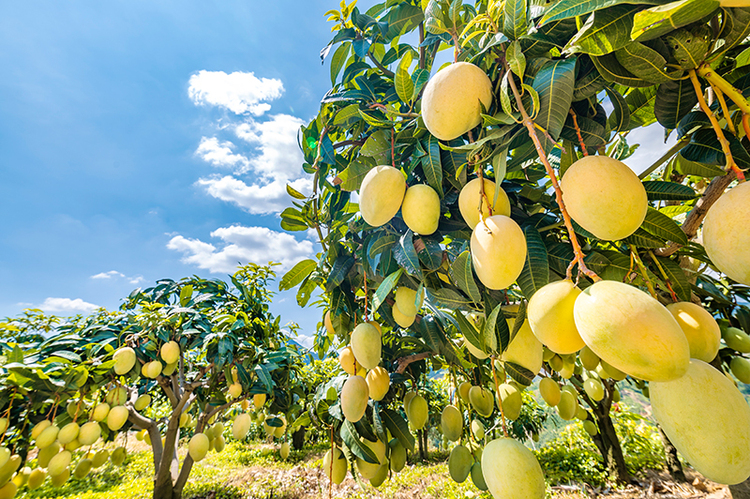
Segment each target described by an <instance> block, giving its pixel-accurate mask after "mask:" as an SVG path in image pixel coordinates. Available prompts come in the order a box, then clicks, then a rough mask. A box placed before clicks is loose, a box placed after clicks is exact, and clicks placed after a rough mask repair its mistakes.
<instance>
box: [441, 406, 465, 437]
mask: <svg viewBox="0 0 750 499" xmlns="http://www.w3.org/2000/svg"><path fill="white" fill-rule="evenodd" d="M440 425H441V426H442V427H443V435H445V438H447V439H448V440H450V441H451V442H458V441H459V440H461V434H462V433H463V429H464V415H463V414H461V411H459V410H458V408H457V407H456V406H455V405H447V406H445V409H443V412H442V413H441V414H440Z"/></svg>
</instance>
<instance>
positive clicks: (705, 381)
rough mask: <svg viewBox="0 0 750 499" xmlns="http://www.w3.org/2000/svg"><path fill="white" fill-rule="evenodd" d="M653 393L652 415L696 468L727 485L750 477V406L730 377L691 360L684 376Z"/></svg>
mask: <svg viewBox="0 0 750 499" xmlns="http://www.w3.org/2000/svg"><path fill="white" fill-rule="evenodd" d="M650 389H651V407H652V409H653V412H654V417H655V418H656V420H657V421H658V422H659V425H660V426H661V427H662V428H663V429H664V433H666V434H667V436H668V437H669V440H671V441H672V443H673V444H674V446H675V447H676V448H677V450H678V451H680V454H682V456H683V457H684V458H685V460H686V461H688V462H689V463H690V464H691V466H693V468H695V469H696V470H697V471H698V472H700V473H702V474H703V475H704V476H705V477H706V478H708V479H709V480H713V481H715V482H718V483H723V484H728V485H733V484H737V483H740V482H743V481H744V480H746V479H747V478H748V477H750V452H748V449H750V406H748V404H747V401H746V400H745V398H744V397H743V396H742V393H740V391H739V390H737V388H736V387H735V386H734V384H733V383H732V382H731V381H730V380H729V379H728V378H727V377H726V376H724V375H723V374H722V373H721V372H720V371H718V370H716V369H714V368H713V367H711V366H710V365H708V364H706V363H705V362H703V361H701V360H697V359H692V360H691V361H690V366H689V367H688V370H687V373H686V374H685V375H684V376H682V377H681V378H679V379H676V380H673V381H668V382H661V383H659V382H655V383H650Z"/></svg>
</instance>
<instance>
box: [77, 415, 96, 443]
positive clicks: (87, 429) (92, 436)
mask: <svg viewBox="0 0 750 499" xmlns="http://www.w3.org/2000/svg"><path fill="white" fill-rule="evenodd" d="M101 436H102V428H101V426H99V423H97V422H96V421H90V422H88V423H85V424H84V425H83V426H81V429H80V431H79V432H78V442H79V443H80V444H81V445H83V446H87V445H93V444H94V443H95V442H96V441H97V440H99V437H101Z"/></svg>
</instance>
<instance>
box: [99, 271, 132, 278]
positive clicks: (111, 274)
mask: <svg viewBox="0 0 750 499" xmlns="http://www.w3.org/2000/svg"><path fill="white" fill-rule="evenodd" d="M113 277H125V274H123V273H121V272H118V271H116V270H110V271H109V272H100V273H98V274H94V275H92V276H91V278H92V279H112V278H113Z"/></svg>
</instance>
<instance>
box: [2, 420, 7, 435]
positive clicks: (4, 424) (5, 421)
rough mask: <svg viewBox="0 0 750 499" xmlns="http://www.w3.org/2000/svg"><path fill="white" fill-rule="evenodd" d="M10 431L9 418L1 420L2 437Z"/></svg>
mask: <svg viewBox="0 0 750 499" xmlns="http://www.w3.org/2000/svg"><path fill="white" fill-rule="evenodd" d="M7 429H8V418H0V435H2V434H3V433H5V430H7Z"/></svg>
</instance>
